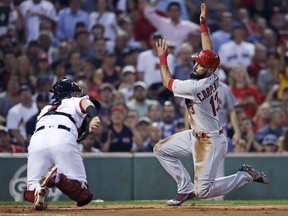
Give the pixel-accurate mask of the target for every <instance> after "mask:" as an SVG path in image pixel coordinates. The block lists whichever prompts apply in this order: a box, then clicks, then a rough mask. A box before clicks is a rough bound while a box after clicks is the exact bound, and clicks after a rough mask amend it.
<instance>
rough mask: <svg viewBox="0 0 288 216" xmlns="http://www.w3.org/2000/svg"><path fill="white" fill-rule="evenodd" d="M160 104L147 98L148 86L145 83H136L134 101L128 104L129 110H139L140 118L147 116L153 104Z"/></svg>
mask: <svg viewBox="0 0 288 216" xmlns="http://www.w3.org/2000/svg"><path fill="white" fill-rule="evenodd" d="M155 103H156V104H158V101H155V100H151V99H148V98H147V85H146V83H145V82H143V81H138V82H136V83H134V94H133V99H132V100H130V101H129V102H128V103H127V107H128V108H129V109H135V110H137V113H138V115H139V117H143V116H145V115H146V113H147V111H148V107H149V105H151V104H155Z"/></svg>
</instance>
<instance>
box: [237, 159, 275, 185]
mask: <svg viewBox="0 0 288 216" xmlns="http://www.w3.org/2000/svg"><path fill="white" fill-rule="evenodd" d="M239 171H243V172H247V173H249V174H250V175H251V176H252V178H253V181H254V182H260V183H262V184H268V183H269V178H268V177H267V176H266V175H265V174H264V172H259V171H258V170H255V169H254V168H253V166H251V165H249V164H243V166H242V167H240V169H239Z"/></svg>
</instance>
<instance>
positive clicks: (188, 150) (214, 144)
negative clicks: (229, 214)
mask: <svg viewBox="0 0 288 216" xmlns="http://www.w3.org/2000/svg"><path fill="white" fill-rule="evenodd" d="M172 82H173V83H172V91H173V93H174V96H177V97H181V98H185V99H186V101H187V102H186V105H187V109H188V113H189V116H190V125H191V128H192V129H191V130H187V131H184V132H180V133H176V134H174V135H172V136H170V137H168V138H166V139H164V140H162V141H160V142H159V143H158V144H157V145H156V146H155V148H154V153H155V155H156V157H157V159H158V160H159V161H160V163H161V164H162V166H163V167H164V168H165V170H166V171H167V172H168V173H169V174H170V175H171V176H172V177H173V178H174V180H175V181H176V182H177V188H178V193H180V194H187V193H190V192H192V191H194V192H195V194H196V195H197V196H198V197H199V198H201V199H204V198H211V197H216V196H220V195H224V194H227V193H229V192H230V191H231V190H233V189H235V188H238V187H240V186H243V185H245V184H247V183H252V182H253V179H252V177H251V175H250V174H248V173H245V172H240V171H239V172H237V173H236V174H234V175H230V176H226V177H221V178H217V179H215V178H216V174H217V170H218V168H219V166H220V164H221V162H222V161H223V159H224V157H225V155H226V153H227V140H226V137H225V136H224V134H223V130H222V128H221V125H220V122H219V117H218V111H219V104H218V102H219V95H218V86H219V78H218V76H217V73H216V72H214V73H213V74H212V75H211V76H210V77H207V78H204V79H200V80H192V79H191V80H185V81H180V80H172ZM187 99H188V100H187ZM183 157H193V160H194V171H195V176H194V184H193V183H192V182H191V179H190V176H189V174H188V172H187V170H186V169H185V167H184V166H183V164H182V163H181V161H180V160H179V158H183Z"/></svg>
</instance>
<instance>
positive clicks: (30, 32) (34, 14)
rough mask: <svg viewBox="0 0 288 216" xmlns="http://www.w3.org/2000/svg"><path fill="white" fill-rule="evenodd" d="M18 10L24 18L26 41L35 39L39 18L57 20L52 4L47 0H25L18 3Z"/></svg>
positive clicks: (36, 37) (37, 35)
mask: <svg viewBox="0 0 288 216" xmlns="http://www.w3.org/2000/svg"><path fill="white" fill-rule="evenodd" d="M20 11H21V14H22V16H23V18H24V25H25V35H26V41H27V43H28V42H30V41H31V40H37V39H38V37H39V26H40V21H41V19H49V20H52V21H54V22H56V21H57V17H56V11H55V8H54V5H53V4H52V3H51V2H50V1H47V0H26V1H23V2H22V3H21V4H20Z"/></svg>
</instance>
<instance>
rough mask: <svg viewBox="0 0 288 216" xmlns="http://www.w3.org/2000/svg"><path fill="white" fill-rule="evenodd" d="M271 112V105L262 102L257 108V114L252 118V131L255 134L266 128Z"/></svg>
mask: <svg viewBox="0 0 288 216" xmlns="http://www.w3.org/2000/svg"><path fill="white" fill-rule="evenodd" d="M270 112H271V104H270V103H269V102H264V103H262V104H260V105H259V106H258V108H257V112H256V114H255V116H254V117H253V119H252V120H253V131H254V132H257V131H258V130H260V129H261V128H264V127H266V126H267V125H268V124H269V120H270V119H269V115H270Z"/></svg>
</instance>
